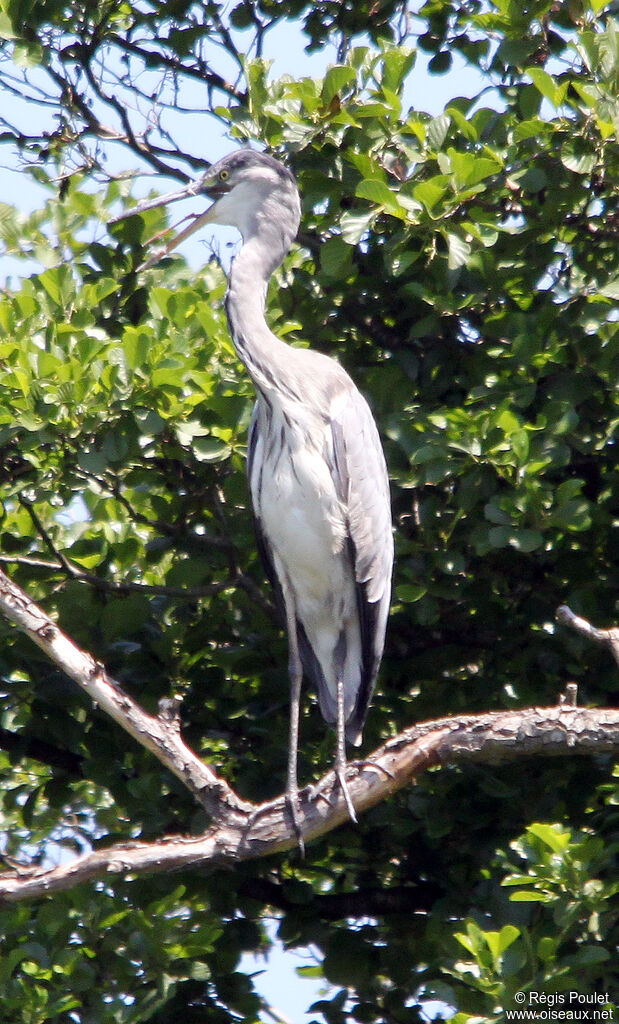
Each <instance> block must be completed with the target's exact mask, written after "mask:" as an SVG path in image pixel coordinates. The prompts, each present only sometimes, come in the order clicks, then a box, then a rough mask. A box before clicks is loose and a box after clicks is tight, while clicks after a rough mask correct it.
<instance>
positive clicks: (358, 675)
mask: <svg viewBox="0 0 619 1024" xmlns="http://www.w3.org/2000/svg"><path fill="white" fill-rule="evenodd" d="M189 196H194V197H196V198H199V197H206V198H208V199H211V200H213V202H212V205H211V206H210V207H209V208H208V209H207V210H206V211H205V212H204V213H202V214H199V215H196V216H195V217H194V219H193V221H192V223H191V224H190V225H189V227H187V228H185V230H184V231H182V232H181V233H180V234H179V235H177V236H176V238H174V239H173V240H172V241H171V242H170V243H168V245H166V246H165V247H164V248H163V249H162V250H161V251H160V252H157V253H156V254H155V255H154V256H153V257H152V258H151V259H149V261H148V263H147V264H145V266H149V265H151V264H152V263H154V262H156V260H157V259H159V258H160V256H161V255H163V254H165V253H168V252H170V251H171V250H172V249H173V248H175V247H176V246H177V245H178V244H179V243H180V242H181V241H182V240H183V239H185V238H187V237H188V236H189V235H190V234H193V233H194V232H195V231H197V230H198V229H199V228H201V227H202V226H203V225H205V224H226V225H230V226H233V227H235V228H237V229H238V231H239V232H240V234H241V237H242V241H243V244H242V247H241V249H240V251H239V253H238V255H237V256H236V257H235V258H234V260H233V262H232V265H231V268H230V273H229V282H228V291H227V296H226V312H227V316H228V323H229V328H230V332H231V335H232V339H233V342H234V345H235V348H236V351H237V353H238V355H239V357H240V359H241V360H242V362H243V363H244V365H245V367H246V369H247V372H248V373H249V376H250V377H251V380H252V382H253V385H254V388H255V390H256V396H257V400H256V404H255V407H254V412H253V417H252V421H251V427H250V431H249V448H248V460H247V470H248V478H249V488H250V492H251V499H252V504H253V510H254V517H255V523H256V533H257V538H258V547H259V550H260V554H261V556H262V560H263V563H264V567H265V571H266V575H267V576H268V578H269V580H270V582H271V584H272V586H273V588H274V591H275V594H276V598H277V603H278V605H279V607H280V609H281V612H282V613H283V618H284V621H285V625H286V630H287V634H288V646H289V659H288V669H289V676H290V734H289V750H288V774H287V786H286V795H287V805H288V808H289V813H290V815H291V818H292V823H293V827H294V829H295V831H296V834H297V838H298V840H299V843H300V845H301V846H302V838H301V827H300V805H299V791H298V782H297V748H298V739H299V709H300V696H301V683H302V676H303V671H305V673H306V675H307V676H308V677H309V679H310V680H311V681H312V683H313V684H314V686H315V688H316V691H317V693H318V701H319V705H320V710H321V712H322V715H323V717H324V719H325V720H326V722H327V723H328V724H330V725H333V726H334V727H335V729H336V735H337V743H336V755H335V773H336V778H337V780H338V782H339V786H340V787H341V790H342V793H343V796H344V800H345V803H346V807H347V810H348V813H349V815H350V817H351V818H352V819H353V820H356V817H355V811H354V807H353V803H352V800H351V797H350V793H349V790H348V786H347V782H346V768H347V762H346V741H348V742H349V743H352V744H354V745H359V744H360V742H361V733H362V729H363V726H364V723H365V719H366V715H367V712H368V707H369V704H370V700H371V698H372V694H373V691H374V687H375V684H376V676H377V673H378V668H379V665H380V661H381V658H382V653H383V647H384V641H385V628H386V624H387V616H388V612H389V603H390V597H391V574H392V566H393V536H392V529H391V511H390V500H389V484H388V479H387V468H386V465H385V458H384V455H383V450H382V446H381V443H380V439H379V435H378V430H377V428H376V425H375V422H374V419H373V417H372V414H371V412H370V409H369V406H368V404H367V402H366V400H365V399H364V398H363V397H362V395H361V394H360V393H359V391H358V390H357V388H356V387H355V385H354V384H353V382H352V380H351V378H350V377H349V376H348V374H347V373H346V372H345V371H344V370H343V368H342V367H341V366H340V365H339V364H338V363H337V362H335V361H334V360H333V359H331V358H329V357H328V356H326V355H323V354H321V353H319V352H316V351H313V350H311V349H305V348H293V347H291V346H290V345H288V344H286V343H285V342H283V341H281V340H280V339H279V338H277V337H276V336H275V335H274V334H273V333H272V332H271V331H270V329H269V327H268V325H267V322H266V319H265V303H266V292H267V286H268V282H269V279H270V277H271V275H272V273H273V271H274V270H275V269H276V268H277V267H278V266H279V265H280V264H281V263H282V261H283V259H284V257H285V256H286V254H287V253H288V251H289V249H290V247H291V245H292V242H293V240H294V238H295V236H296V234H297V230H298V227H299V223H300V217H301V206H300V197H299V191H298V188H297V184H296V181H295V179H294V177H293V175H292V174H291V173H290V171H289V170H287V168H285V167H284V166H283V164H281V163H279V162H278V161H276V160H274V159H273V158H272V157H270V156H267V155H265V154H262V153H257V152H254V151H253V150H249V149H243V150H239V151H237V152H234V153H232V154H230V155H229V156H227V157H225V158H224V159H223V160H220V161H218V162H217V163H215V164H213V165H212V166H211V167H210V168H209V170H208V171H207V172H206V174H204V175H203V176H202V177H201V178H200V179H198V180H196V181H193V182H191V183H190V184H188V185H187V186H185V187H184V188H182V189H180V190H178V191H176V192H173V193H171V194H169V195H165V196H161V197H160V198H158V199H155V200H147V201H146V202H144V203H140V204H138V205H137V206H136V207H134V208H133V209H131V210H129V211H127V213H125V214H124V216H128V215H129V214H133V213H140V212H142V211H144V210H146V209H151V208H153V207H155V206H162V205H167V204H168V203H171V202H173V201H176V200H179V199H186V198H188V197H189ZM118 219H120V218H118Z"/></svg>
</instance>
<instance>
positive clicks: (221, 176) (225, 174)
mask: <svg viewBox="0 0 619 1024" xmlns="http://www.w3.org/2000/svg"><path fill="white" fill-rule="evenodd" d="M229 177H230V171H227V170H226V169H225V168H224V170H223V171H220V172H219V180H220V181H227V180H228V178H229Z"/></svg>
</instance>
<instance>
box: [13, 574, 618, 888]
mask: <svg viewBox="0 0 619 1024" xmlns="http://www.w3.org/2000/svg"><path fill="white" fill-rule="evenodd" d="M0 611H2V613H3V614H4V615H5V617H6V618H8V619H9V621H11V622H13V623H14V624H15V625H16V626H18V628H19V629H21V630H22V631H23V632H24V633H26V635H27V636H29V637H30V638H31V639H32V640H33V641H34V642H35V643H36V644H38V646H39V647H40V648H41V649H42V650H43V651H45V653H46V654H47V655H48V656H49V657H50V658H51V659H52V661H54V662H55V663H56V664H57V665H59V666H60V668H62V669H63V670H64V671H65V672H66V673H67V675H69V676H70V677H71V678H72V679H74V680H75V681H76V682H77V683H78V684H79V685H80V686H81V687H82V688H83V689H84V690H85V691H86V692H87V693H88V694H89V695H90V696H91V697H92V699H93V700H94V701H96V702H97V704H99V705H100V706H101V708H102V709H103V710H104V711H106V712H107V713H108V714H109V715H111V717H112V718H113V719H114V720H115V721H116V722H118V724H119V725H121V726H122V728H124V729H125V730H126V731H127V732H128V733H130V734H131V735H132V736H133V737H134V738H135V739H136V740H137V741H138V742H139V743H141V744H142V745H143V746H144V747H146V748H147V749H148V750H150V751H151V752H152V753H153V754H154V755H155V756H156V757H157V758H158V759H159V760H160V761H161V763H162V764H164V765H166V767H168V768H169V769H170V770H171V771H172V772H174V774H175V775H176V776H177V777H178V778H179V779H181V781H182V782H183V783H184V784H185V786H186V787H187V788H188V789H189V791H190V792H191V793H192V794H193V795H194V797H195V798H196V799H197V800H198V801H199V802H200V803H201V804H202V805H203V806H204V807H205V809H206V810H207V812H208V813H209V814H210V815H211V816H212V818H213V822H214V823H213V826H212V827H211V828H210V829H209V830H208V831H206V832H205V833H203V834H202V835H201V836H196V837H186V836H179V837H174V838H165V839H162V840H159V841H158V842H153V843H128V844H117V845H116V846H113V847H111V848H109V849H106V850H98V851H96V852H94V853H88V854H86V855H84V856H82V857H78V858H77V859H76V860H75V861H73V862H72V863H70V864H63V865H61V866H59V867H56V868H53V869H50V870H46V869H40V868H25V869H24V868H23V867H19V868H18V869H17V870H16V871H14V872H11V873H8V874H4V875H1V876H0V901H2V900H4V901H8V902H17V901H19V900H23V899H32V898H35V897H38V896H42V895H47V894H49V893H52V892H58V891H60V890H63V889H69V888H71V887H72V886H74V885H77V884H78V883H80V882H84V881H88V880H93V879H96V878H101V877H106V876H109V875H110V874H121V875H127V874H136V873H140V874H141V873H145V872H157V871H169V870H173V869H175V868H180V867H184V866H188V865H192V866H199V867H201V868H202V869H205V868H208V869H211V870H212V869H213V868H215V867H219V866H221V865H223V864H233V863H235V862H238V861H241V860H248V859H251V858H255V857H264V856H266V855H267V854H271V853H277V852H281V851H285V850H289V849H291V848H293V847H296V846H297V843H298V836H297V832H296V830H295V828H294V827H293V825H292V822H291V821H290V820H289V815H288V811H287V805H286V800H285V797H284V795H281V796H279V797H277V798H276V799H275V800H270V801H267V802H265V803H262V804H252V803H249V802H247V801H244V800H242V799H241V798H240V797H239V796H238V795H237V794H236V793H235V792H234V790H233V789H232V788H231V787H230V786H229V785H228V784H227V783H226V782H225V781H224V780H223V779H221V778H219V777H218V776H217V775H216V774H215V772H214V771H213V770H212V769H211V768H210V767H209V766H208V765H205V764H203V763H202V762H201V761H200V760H199V758H198V757H197V756H196V755H195V754H194V753H193V752H192V751H191V750H190V749H189V748H188V747H187V746H186V745H185V743H184V742H183V740H182V738H181V735H180V720H179V717H178V706H177V705H178V701H177V700H171V701H169V700H168V701H162V702H161V703H160V711H159V715H157V716H156V717H153V716H152V715H148V714H146V713H145V712H144V711H143V710H142V709H141V708H140V707H139V705H138V704H136V703H135V701H133V700H132V699H131V698H130V697H129V696H128V695H127V694H126V693H124V692H123V691H122V690H121V688H120V687H119V685H118V684H117V683H116V682H115V681H114V680H113V679H111V678H110V676H109V675H108V674H107V673H106V671H105V669H104V668H103V666H102V665H100V664H99V663H98V662H97V661H95V659H94V658H93V657H92V655H90V654H88V653H86V652H85V651H82V650H81V649H80V648H79V647H78V646H77V645H76V644H74V643H73V641H72V640H70V638H69V637H68V636H66V635H65V634H64V633H63V632H62V631H61V630H60V629H59V628H58V627H57V626H56V624H55V623H54V622H53V621H52V620H51V619H50V617H49V616H48V615H47V614H46V613H45V612H44V611H43V610H42V609H41V608H39V607H38V606H37V605H36V604H35V603H34V602H33V601H31V600H30V598H29V597H28V595H27V594H25V593H24V591H22V590H20V588H19V587H18V586H16V584H14V583H13V582H12V581H11V580H10V579H9V578H8V577H7V576H6V575H5V574H4V573H3V572H2V571H0ZM587 626H588V624H587ZM579 628H580V627H579ZM590 628H591V627H589V629H590ZM602 632H603V633H607V632H608V631H602ZM574 701H575V691H574V688H573V686H572V687H571V689H569V692H568V695H567V697H564V698H563V699H562V703H560V704H559V706H557V707H550V708H527V709H525V710H522V711H507V712H502V711H494V712H488V713H487V714H481V715H465V716H457V717H448V718H442V719H437V720H435V721H430V722H424V723H422V724H419V725H416V726H412V727H411V728H409V729H406V730H405V731H404V732H402V733H400V734H399V735H398V736H395V737H394V738H393V739H390V740H388V741H387V742H386V743H385V744H384V745H383V746H382V747H379V748H378V750H376V751H374V752H373V753H372V754H371V755H370V757H369V758H367V759H366V760H364V761H355V762H352V763H350V764H349V765H348V767H347V772H346V781H347V787H348V790H349V793H350V798H351V800H352V802H353V805H354V808H355V811H356V812H357V814H361V813H363V812H364V811H366V810H368V809H369V808H371V807H373V806H375V805H376V804H378V803H380V802H381V801H383V800H385V799H387V798H388V797H390V796H391V795H392V794H393V793H395V792H397V791H398V790H399V789H402V788H403V787H404V786H406V785H408V784H410V782H411V781H413V780H414V779H416V778H417V777H418V776H419V775H420V774H421V773H423V772H424V771H426V770H427V769H428V768H431V767H433V766H435V765H439V764H442V765H446V764H450V765H454V764H461V763H464V762H468V761H473V762H476V763H490V762H492V763H496V762H499V761H510V760H516V759H518V758H521V757H523V756H525V757H530V756H532V755H543V756H545V757H548V756H553V755H561V754H563V755H564V754H567V753H578V754H599V753H603V752H610V751H616V750H619V710H617V709H611V708H602V709H584V708H578V707H576V706H575V705H574ZM299 803H300V808H299V810H300V819H301V832H302V836H303V840H304V841H305V842H306V843H307V842H309V841H311V840H312V839H315V838H317V837H318V836H321V835H324V834H325V833H327V832H330V831H331V830H332V829H334V828H336V827H337V826H338V825H340V824H341V823H342V822H343V821H345V820H347V818H348V810H347V804H346V800H345V798H344V795H343V793H342V787H341V785H340V783H339V781H338V780H337V778H336V776H335V772H334V771H330V772H328V773H327V774H326V775H325V776H324V777H323V778H322V779H320V781H319V782H317V783H315V784H313V785H311V786H308V787H306V788H305V789H304V790H303V791H302V792H301V793H300V794H299Z"/></svg>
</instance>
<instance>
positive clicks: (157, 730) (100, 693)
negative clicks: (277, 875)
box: [0, 571, 251, 820]
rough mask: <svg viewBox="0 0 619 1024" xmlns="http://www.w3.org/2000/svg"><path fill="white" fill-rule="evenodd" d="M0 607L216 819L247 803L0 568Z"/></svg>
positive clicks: (165, 721)
mask: <svg viewBox="0 0 619 1024" xmlns="http://www.w3.org/2000/svg"><path fill="white" fill-rule="evenodd" d="M0 610H1V611H2V612H3V614H4V615H5V617H6V618H7V619H9V621H10V622H13V623H14V624H15V625H16V626H17V627H18V628H19V629H21V630H22V632H24V633H25V634H26V635H27V636H29V637H30V639H31V640H33V641H34V643H36V644H37V645H38V646H39V647H40V648H41V649H42V650H43V651H45V653H46V654H47V655H48V657H49V658H51V660H52V661H53V662H55V664H56V665H58V666H59V667H60V668H61V669H62V670H63V671H64V672H66V674H67V675H68V676H69V677H70V678H71V679H73V680H74V681H75V682H76V683H77V684H78V685H79V686H81V687H82V689H84V690H85V691H86V693H88V695H89V696H90V697H92V699H93V700H94V701H95V702H96V703H97V704H98V705H99V706H100V707H101V708H103V710H104V711H106V712H107V714H108V715H110V716H111V717H112V718H113V719H114V721H115V722H118V724H119V725H120V726H122V728H123V729H125V730H126V731H127V732H128V733H130V734H131V736H133V737H134V739H136V740H137V741H138V743H141V744H142V746H143V747H146V748H147V749H148V750H150V751H151V752H152V753H153V754H154V755H155V757H157V758H158V759H159V760H160V761H161V763H162V764H164V765H166V767H167V768H169V769H170V771H172V772H174V774H175V775H176V776H178V778H179V779H181V781H182V782H184V784H185V785H186V786H187V788H188V789H189V790H190V792H191V793H193V794H194V796H195V797H196V799H197V800H199V802H200V803H201V804H203V806H204V807H205V808H206V810H207V811H208V813H209V814H211V815H212V816H213V818H215V820H218V819H219V818H221V817H222V816H223V815H224V814H226V815H230V814H232V815H234V813H235V812H236V811H247V809H248V808H250V807H251V805H250V804H247V803H245V802H244V801H242V800H241V799H240V798H239V797H237V795H236V793H234V791H233V790H232V789H231V787H230V786H228V784H227V783H226V782H224V780H223V779H220V778H219V777H218V776H217V775H216V774H215V772H214V771H213V770H212V769H211V768H210V767H208V765H205V764H203V763H202V761H200V759H199V758H198V757H197V756H196V755H195V754H194V753H193V751H192V750H190V749H189V747H187V746H186V745H185V743H184V742H183V740H182V739H181V736H180V730H179V729H178V727H177V723H176V721H175V720H173V719H172V720H171V719H170V717H169V716H164V715H159V716H157V717H154V716H153V715H149V714H147V713H146V712H145V711H143V710H142V708H140V706H139V705H138V704H136V702H135V701H133V700H132V699H131V698H130V697H129V696H128V694H126V693H124V691H123V690H122V689H121V687H120V685H119V684H118V683H117V682H116V680H114V679H112V678H111V677H110V676H109V675H108V674H107V672H106V671H105V669H104V667H103V665H101V664H100V663H99V662H97V661H96V660H95V659H94V658H93V656H92V655H91V654H89V653H87V652H86V651H83V650H81V648H79V647H78V646H77V644H75V643H73V641H72V640H71V639H70V638H69V637H68V636H66V634H65V633H63V632H62V631H61V630H60V629H59V628H58V626H57V625H56V624H55V623H54V622H53V621H52V619H50V617H49V615H47V613H46V612H44V611H43V609H42V608H40V607H39V606H38V605H36V604H35V603H34V601H31V600H30V598H29V597H28V595H27V594H26V593H25V592H24V591H23V590H21V589H20V588H19V587H18V586H17V585H16V584H15V583H13V582H12V580H10V579H9V577H8V576H6V575H5V574H4V573H3V572H2V571H0Z"/></svg>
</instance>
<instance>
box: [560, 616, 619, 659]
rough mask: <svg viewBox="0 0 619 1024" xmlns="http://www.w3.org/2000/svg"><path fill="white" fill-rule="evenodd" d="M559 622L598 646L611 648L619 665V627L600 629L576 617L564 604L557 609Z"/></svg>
mask: <svg viewBox="0 0 619 1024" xmlns="http://www.w3.org/2000/svg"><path fill="white" fill-rule="evenodd" d="M557 621H558V622H560V623H561V624H562V625H564V626H570V627H571V628H572V629H575V630H576V632H577V633H580V635H581V636H585V637H586V638H587V640H593V641H594V643H596V644H603V645H604V646H605V647H610V650H611V653H612V655H613V657H614V659H615V661H616V662H617V664H618V665H619V626H613V627H612V628H611V629H598V628H597V627H596V626H592V625H591V623H590V622H587V620H586V619H583V618H581V616H580V615H575V614H574V612H573V611H572V610H571V608H568V607H567V605H566V604H562V605H561V607H560V608H557Z"/></svg>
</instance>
